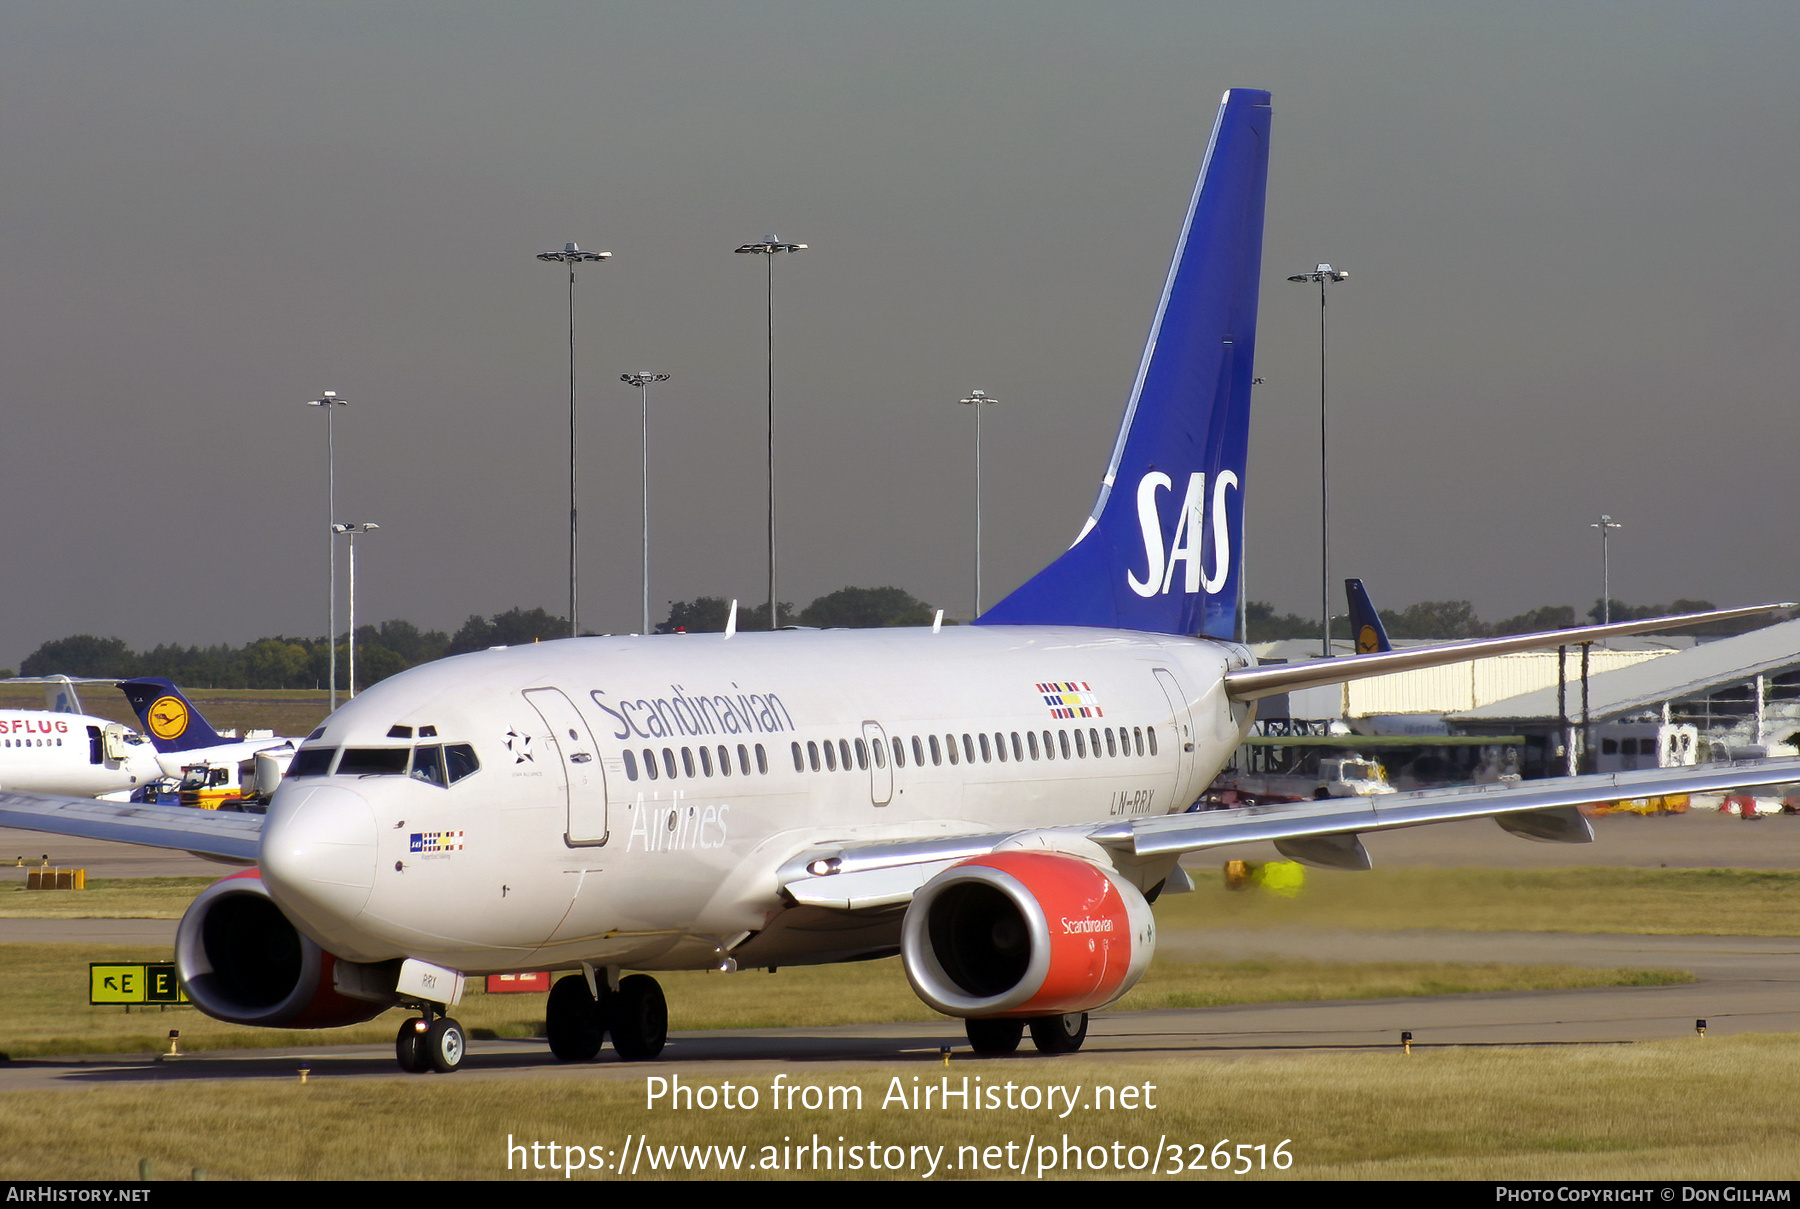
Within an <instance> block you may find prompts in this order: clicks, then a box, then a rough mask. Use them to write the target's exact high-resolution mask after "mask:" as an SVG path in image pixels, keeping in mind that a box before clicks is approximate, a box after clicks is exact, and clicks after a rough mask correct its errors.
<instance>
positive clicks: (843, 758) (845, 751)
mask: <svg viewBox="0 0 1800 1209" xmlns="http://www.w3.org/2000/svg"><path fill="white" fill-rule="evenodd" d="M838 752H839V753H840V758H839V760H838V763H839V764H840V765H841V766H842V767H843V770H844V771H845V772H849V771H850V740H848V739H839V740H838Z"/></svg>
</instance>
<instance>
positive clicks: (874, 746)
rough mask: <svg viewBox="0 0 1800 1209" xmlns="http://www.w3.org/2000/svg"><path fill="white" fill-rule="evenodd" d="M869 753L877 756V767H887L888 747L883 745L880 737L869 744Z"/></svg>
mask: <svg viewBox="0 0 1800 1209" xmlns="http://www.w3.org/2000/svg"><path fill="white" fill-rule="evenodd" d="M869 754H870V755H872V756H874V757H875V767H877V768H886V767H887V749H886V748H885V747H883V746H882V745H881V741H880V740H879V739H878V740H876V741H875V742H873V743H871V744H869Z"/></svg>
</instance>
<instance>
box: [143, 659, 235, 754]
mask: <svg viewBox="0 0 1800 1209" xmlns="http://www.w3.org/2000/svg"><path fill="white" fill-rule="evenodd" d="M119 691H121V692H123V693H124V694H125V699H126V700H127V701H129V702H131V708H132V709H133V710H135V711H136V712H137V716H138V721H139V722H141V723H143V725H144V733H145V734H146V735H148V736H149V737H150V742H151V743H152V744H153V745H154V746H155V747H156V750H157V751H159V752H162V753H164V754H167V753H170V752H177V751H192V750H193V749H194V748H196V747H217V746H218V745H219V744H221V743H225V742H228V740H227V739H226V738H225V737H224V736H222V735H220V734H219V732H218V731H216V730H214V729H213V728H212V727H211V726H210V725H208V724H207V721H206V719H205V718H203V717H201V716H200V711H199V710H197V709H195V708H194V703H193V702H192V701H189V700H188V699H187V698H186V697H185V696H183V695H182V692H181V690H180V689H178V688H176V687H175V685H174V682H173V681H169V680H164V679H163V678H162V677H161V676H145V677H143V678H142V679H140V680H123V681H120V683H119Z"/></svg>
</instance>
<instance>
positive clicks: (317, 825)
mask: <svg viewBox="0 0 1800 1209" xmlns="http://www.w3.org/2000/svg"><path fill="white" fill-rule="evenodd" d="M375 837H376V831H375V811H374V809H373V808H372V807H371V806H370V805H369V803H368V801H367V800H366V799H365V798H364V797H363V796H362V795H361V794H359V793H355V792H353V791H352V790H348V789H344V788H342V787H340V786H336V785H310V786H307V787H305V788H297V789H292V790H286V789H284V791H282V792H278V793H277V794H276V796H275V800H274V802H272V803H271V804H270V806H269V813H268V816H267V817H266V818H265V820H264V822H263V831H262V862H261V863H262V877H263V884H264V885H266V886H267V887H268V888H269V893H270V894H272V895H274V897H275V901H276V902H277V903H279V904H281V905H282V906H283V907H285V908H287V909H288V910H289V911H291V912H292V913H294V914H295V915H297V916H298V917H299V918H300V919H301V920H303V921H305V922H307V923H310V924H312V925H313V928H314V930H315V931H317V932H320V933H326V932H329V931H331V930H332V929H331V925H332V924H333V923H338V922H341V921H345V920H350V919H354V918H356V916H357V915H359V914H360V913H361V912H362V909H363V905H364V904H365V903H367V902H368V901H369V893H370V891H371V890H372V889H373V888H374V886H375Z"/></svg>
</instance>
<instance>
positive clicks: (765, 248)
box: [738, 235, 806, 630]
mask: <svg viewBox="0 0 1800 1209" xmlns="http://www.w3.org/2000/svg"><path fill="white" fill-rule="evenodd" d="M805 250H806V245H805V244H803V243H783V242H782V241H781V239H780V238H779V237H778V236H774V235H771V236H769V237H768V238H767V239H765V240H762V241H760V242H758V243H747V244H744V245H743V246H742V247H740V248H738V252H739V253H740V254H743V255H749V256H761V257H763V268H764V272H763V278H764V281H763V292H764V296H765V309H766V311H767V314H768V321H769V629H771V630H778V629H780V628H781V619H780V618H779V617H778V616H776V610H777V609H778V608H779V606H778V605H777V604H776V601H775V254H776V253H778V252H802V251H805Z"/></svg>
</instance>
